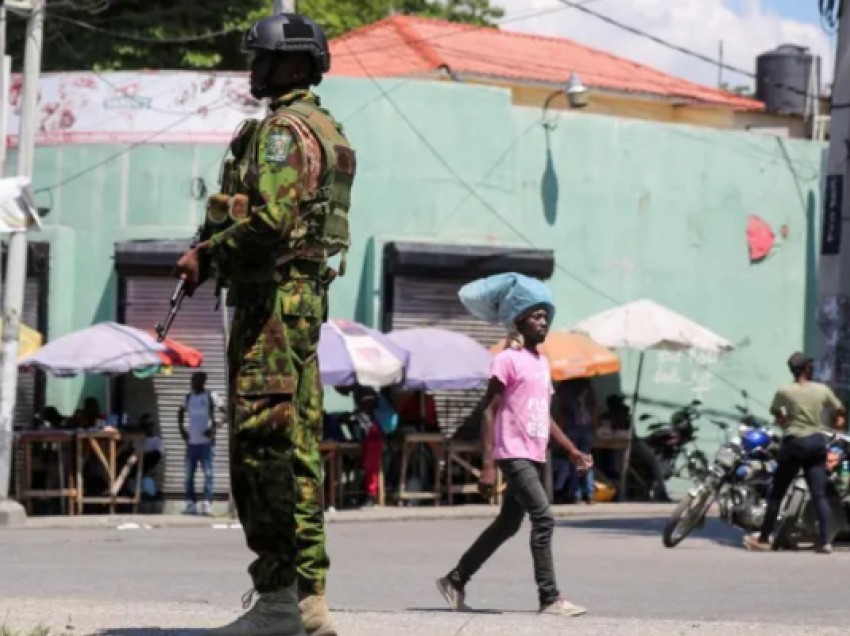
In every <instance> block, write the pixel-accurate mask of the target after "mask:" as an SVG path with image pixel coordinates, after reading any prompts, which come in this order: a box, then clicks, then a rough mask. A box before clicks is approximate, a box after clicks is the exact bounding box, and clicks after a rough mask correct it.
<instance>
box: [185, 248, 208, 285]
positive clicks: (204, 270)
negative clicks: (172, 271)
mask: <svg viewBox="0 0 850 636" xmlns="http://www.w3.org/2000/svg"><path fill="white" fill-rule="evenodd" d="M206 247H207V243H206V242H204V243H200V244H198V246H197V247H194V248H192V249H190V250H189V251H188V252H186V253H185V254H183V256H181V257H180V260H179V261H177V277H178V278H181V279H183V280H184V281H185V282H186V287H187V291H188V292H189V293H190V294H191V292H193V291H194V290H195V288H196V287H198V286H199V285H201V284H202V283H203V282H204V281H205V280H206V278H207V274H208V272H209V257H208V256H207V254H206Z"/></svg>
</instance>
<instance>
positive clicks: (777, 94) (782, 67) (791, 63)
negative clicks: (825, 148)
mask: <svg viewBox="0 0 850 636" xmlns="http://www.w3.org/2000/svg"><path fill="white" fill-rule="evenodd" d="M812 73H814V74H815V77H814V82H813V81H812ZM820 77H821V75H820V57H818V56H815V55H812V54H811V53H810V52H809V49H808V48H807V47H805V46H797V45H795V44H783V45H782V46H780V47H777V48H776V50H775V51H768V52H767V53H762V54H761V55H759V56H758V57H757V58H756V97H757V98H758V99H759V101H762V102H764V103H765V106H766V108H767V111H768V112H770V113H779V114H782V115H803V114H805V112H806V95H807V93H813V95H812V97H815V96H817V95H819V94H820ZM810 108H811V106H810Z"/></svg>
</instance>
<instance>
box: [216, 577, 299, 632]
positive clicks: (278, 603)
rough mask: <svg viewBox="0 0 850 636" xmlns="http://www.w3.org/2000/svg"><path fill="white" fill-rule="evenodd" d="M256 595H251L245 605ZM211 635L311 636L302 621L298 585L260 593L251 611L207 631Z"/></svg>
mask: <svg viewBox="0 0 850 636" xmlns="http://www.w3.org/2000/svg"><path fill="white" fill-rule="evenodd" d="M252 596H253V594H249V595H247V599H246V601H245V606H246V609H247V606H248V605H250V604H251V597H252ZM207 633H208V634H210V636H307V633H306V632H305V631H304V624H303V623H302V622H301V610H300V609H299V608H298V592H297V590H296V586H295V585H292V586H291V587H288V588H285V589H283V590H277V591H276V592H267V593H266V594H260V597H259V599H258V600H257V602H256V603H255V604H254V607H252V608H251V609H250V610H248V611H247V612H246V613H245V614H243V615H242V616H240V617H239V618H237V619H236V620H235V621H234V622H232V623H231V624H230V625H225V626H224V627H219V628H218V629H213V630H210V631H208V632H207Z"/></svg>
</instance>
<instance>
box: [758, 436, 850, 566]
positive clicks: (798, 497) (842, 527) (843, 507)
mask: <svg viewBox="0 0 850 636" xmlns="http://www.w3.org/2000/svg"><path fill="white" fill-rule="evenodd" d="M824 435H826V436H827V438H828V443H829V444H830V449H829V454H830V457H829V460H828V463H827V466H828V467H829V476H830V483H829V485H828V489H827V498H828V501H829V508H830V511H831V513H832V514H831V517H832V518H831V523H830V529H831V530H832V537H831V541H830V542H833V541H834V540H835V538H836V537H837V536H838V535H843V534H847V533H850V436H847V435H845V434H843V433H834V432H829V433H827V432H825V433H824ZM817 540H818V520H817V515H816V514H815V509H814V503H813V502H812V498H811V494H810V493H809V487H808V484H807V483H806V479H805V477H803V476H802V475H799V476H798V477H797V478H796V479H795V480H794V483H793V484H792V486H791V488H790V489H789V490H788V494H787V495H786V496H785V500H784V501H783V505H782V509H781V511H780V517H779V522H778V524H777V526H776V532H775V534H774V538H773V544H772V548H773V549H774V550H797V549H799V548H800V546H801V545H803V544H813V543H815V542H816V541H817Z"/></svg>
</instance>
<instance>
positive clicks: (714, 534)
mask: <svg viewBox="0 0 850 636" xmlns="http://www.w3.org/2000/svg"><path fill="white" fill-rule="evenodd" d="M666 523H667V518H666V517H663V518H662V517H653V518H643V519H581V520H569V521H559V522H558V524H557V527H559V528H580V529H583V530H595V531H597V532H606V533H611V534H630V535H637V536H645V537H653V536H654V537H657V539H658V544H659V545H661V534H662V532H663V531H664V525H665V524H666ZM741 537H742V533H741V531H740V530H738V529H736V528H732V527H731V526H729V525H727V524H725V523H723V522H722V521H721V520H720V519H712V518H710V519H707V520H706V523H705V527H704V528H698V529H696V530H694V531H693V533H692V534H691V535H690V536H689V537H688V538H687V539H685V541H684V542H683V543H682V545H687V543H688V541H690V540H693V539H698V540H703V541H711V542H713V543H716V544H718V545H722V546H727V547H735V548H742V544H741Z"/></svg>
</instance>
